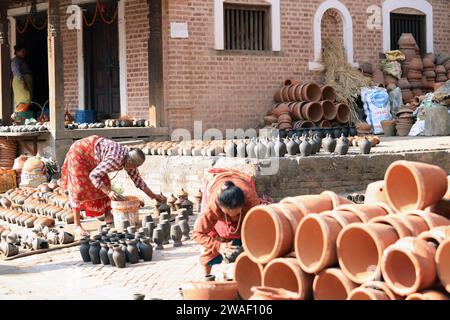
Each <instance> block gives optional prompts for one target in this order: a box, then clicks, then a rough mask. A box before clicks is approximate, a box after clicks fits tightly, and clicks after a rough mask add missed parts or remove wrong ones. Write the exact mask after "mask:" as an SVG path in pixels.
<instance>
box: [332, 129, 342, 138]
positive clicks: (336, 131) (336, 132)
mask: <svg viewBox="0 0 450 320" xmlns="http://www.w3.org/2000/svg"><path fill="white" fill-rule="evenodd" d="M341 133H342V132H341V129H339V128H333V134H332V136H333V138H334V139H337V138H339V137H340V136H341Z"/></svg>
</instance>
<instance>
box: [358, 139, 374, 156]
mask: <svg viewBox="0 0 450 320" xmlns="http://www.w3.org/2000/svg"><path fill="white" fill-rule="evenodd" d="M358 146H359V150H360V152H361V153H362V154H369V153H370V149H371V148H372V144H371V143H370V141H369V140H367V137H364V139H363V140H361V141H359V142H358Z"/></svg>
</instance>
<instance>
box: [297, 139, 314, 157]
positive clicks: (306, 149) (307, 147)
mask: <svg viewBox="0 0 450 320" xmlns="http://www.w3.org/2000/svg"><path fill="white" fill-rule="evenodd" d="M299 149H300V154H301V155H302V156H303V157H307V156H309V155H310V154H311V151H312V146H311V144H309V139H308V138H305V139H304V140H303V141H302V143H301V144H300V146H299Z"/></svg>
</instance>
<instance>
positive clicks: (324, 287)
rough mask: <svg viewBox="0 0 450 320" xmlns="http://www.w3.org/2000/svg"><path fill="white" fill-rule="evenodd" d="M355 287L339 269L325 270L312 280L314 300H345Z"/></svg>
mask: <svg viewBox="0 0 450 320" xmlns="http://www.w3.org/2000/svg"><path fill="white" fill-rule="evenodd" d="M357 286H358V285H357V284H356V283H354V282H352V281H351V280H350V279H349V278H348V277H347V276H346V275H345V274H344V273H343V272H342V271H341V270H340V269H339V268H330V269H325V270H323V271H322V272H320V273H319V274H318V275H317V276H316V277H315V278H314V282H313V293H314V300H347V298H348V296H349V294H350V292H351V291H352V290H354V289H355V288H356V287H357Z"/></svg>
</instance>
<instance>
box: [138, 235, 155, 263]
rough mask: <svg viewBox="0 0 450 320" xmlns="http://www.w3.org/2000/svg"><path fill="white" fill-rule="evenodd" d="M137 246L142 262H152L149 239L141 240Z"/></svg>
mask: <svg viewBox="0 0 450 320" xmlns="http://www.w3.org/2000/svg"><path fill="white" fill-rule="evenodd" d="M140 242H141V244H140V246H139V256H140V258H141V259H142V260H144V261H152V258H153V247H152V245H151V244H150V239H149V238H147V237H146V238H141V239H140Z"/></svg>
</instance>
